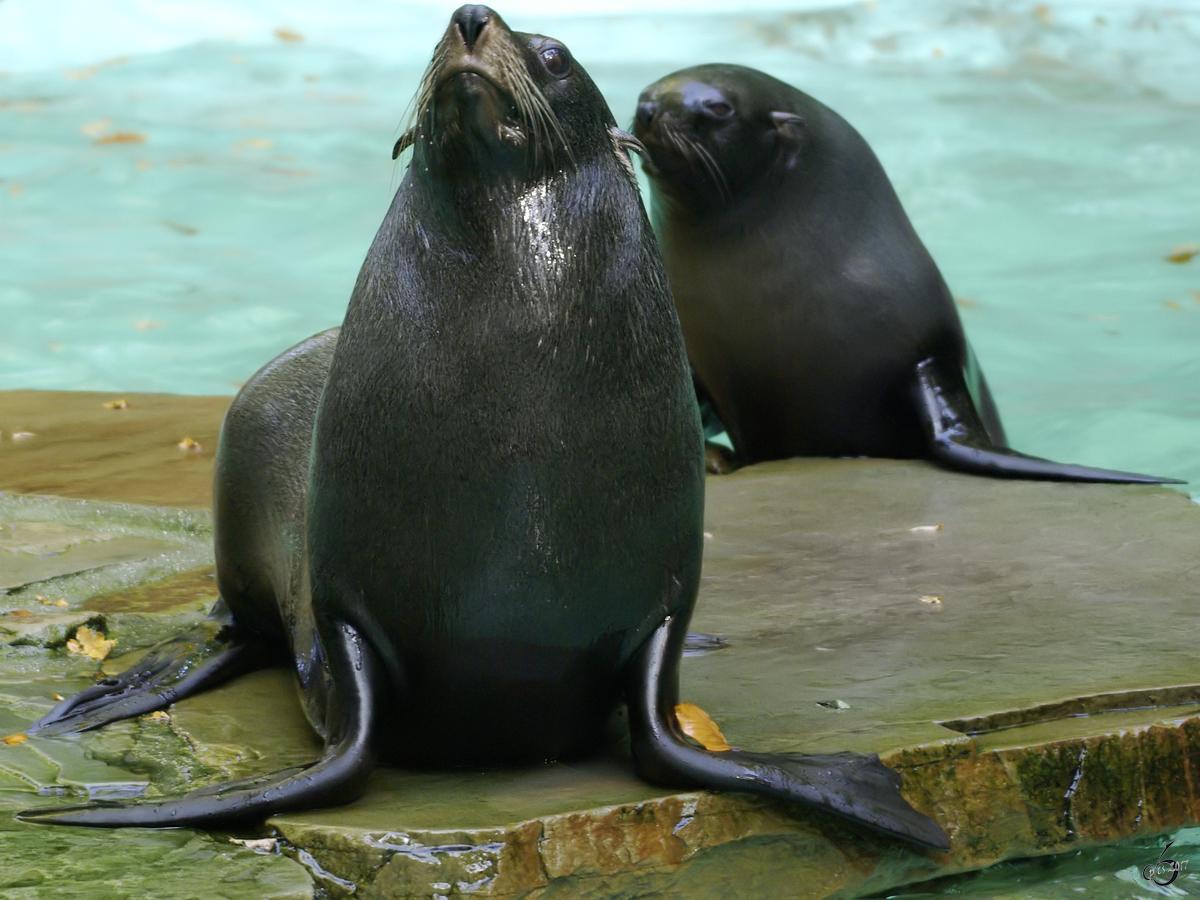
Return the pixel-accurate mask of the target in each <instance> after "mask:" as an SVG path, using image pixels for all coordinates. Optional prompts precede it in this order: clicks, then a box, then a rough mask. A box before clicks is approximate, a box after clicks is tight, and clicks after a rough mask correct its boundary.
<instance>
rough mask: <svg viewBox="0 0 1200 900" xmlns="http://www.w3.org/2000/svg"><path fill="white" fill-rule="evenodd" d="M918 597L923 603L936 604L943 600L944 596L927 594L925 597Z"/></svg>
mask: <svg viewBox="0 0 1200 900" xmlns="http://www.w3.org/2000/svg"><path fill="white" fill-rule="evenodd" d="M917 599H918V600H920V601H921V602H922V603H928V604H929V605H930V606H936V605H937V604H939V603H941V602H942V598H941V597H938V596H936V595H935V594H927V595H925V596H924V597H918V598H917Z"/></svg>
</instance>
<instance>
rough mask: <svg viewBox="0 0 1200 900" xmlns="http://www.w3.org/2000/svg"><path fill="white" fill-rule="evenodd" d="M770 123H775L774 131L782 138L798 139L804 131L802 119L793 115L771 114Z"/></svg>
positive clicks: (787, 113) (788, 113)
mask: <svg viewBox="0 0 1200 900" xmlns="http://www.w3.org/2000/svg"><path fill="white" fill-rule="evenodd" d="M771 121H772V122H774V123H775V129H776V130H777V131H778V132H779V133H780V134H782V135H783V136H784V137H790V138H798V137H800V134H801V133H802V132H803V131H804V119H803V117H801V116H798V115H796V114H795V113H790V112H773V113H771Z"/></svg>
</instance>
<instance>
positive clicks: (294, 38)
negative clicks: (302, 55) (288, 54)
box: [275, 28, 304, 43]
mask: <svg viewBox="0 0 1200 900" xmlns="http://www.w3.org/2000/svg"><path fill="white" fill-rule="evenodd" d="M275 37H277V38H279V39H280V40H281V41H291V42H293V43H297V42H299V41H302V40H304V35H302V34H300V33H299V32H297V31H292V29H290V28H276V29H275Z"/></svg>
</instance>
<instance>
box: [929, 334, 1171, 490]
mask: <svg viewBox="0 0 1200 900" xmlns="http://www.w3.org/2000/svg"><path fill="white" fill-rule="evenodd" d="M913 392H914V394H915V400H916V407H917V414H918V416H919V417H920V419H921V425H922V427H923V430H924V432H925V438H926V441H927V442H928V444H929V449H930V452H931V454H932V456H933V459H934V461H935V462H938V463H941V464H942V465H943V466H946V468H949V469H956V470H958V471H961V472H970V473H972V474H974V475H990V476H992V477H993V478H1029V479H1040V480H1043V481H1098V482H1108V483H1112V484H1183V483H1184V482H1182V481H1179V480H1178V479H1175V478H1159V477H1157V476H1154V475H1138V474H1136V473H1134V472H1114V471H1112V470H1110V469H1093V468H1091V467H1089V466H1076V465H1072V464H1070V463H1056V462H1051V461H1050V460H1048V459H1041V458H1039V457H1037V456H1026V455H1025V454H1024V453H1018V452H1017V451H1015V450H1009V449H1007V448H1005V447H997V446H995V445H994V444H993V443H992V441H991V439H990V438H989V437H988V433H987V429H986V428H985V427H984V424H983V421H982V420H981V419H980V416H979V412H978V410H976V408H975V404H974V402H973V401H972V400H971V394H970V392H969V391H968V390H967V385H966V382H965V381H964V380H963V376H962V372H961V371H959V370H958V369H957V368H955V367H950V366H945V365H941V364H939V362H938V360H937V359H936V358H935V357H930V358H929V359H926V360H924V361H922V362H920V363H918V364H917V370H916V375H915V380H914V382H913Z"/></svg>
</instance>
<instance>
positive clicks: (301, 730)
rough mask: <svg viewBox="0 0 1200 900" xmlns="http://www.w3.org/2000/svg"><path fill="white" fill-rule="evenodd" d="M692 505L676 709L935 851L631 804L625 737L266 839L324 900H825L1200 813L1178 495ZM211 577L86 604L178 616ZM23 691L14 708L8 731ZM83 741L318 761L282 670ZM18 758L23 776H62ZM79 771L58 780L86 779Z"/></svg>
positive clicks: (877, 472) (108, 756)
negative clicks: (923, 836) (888, 768)
mask: <svg viewBox="0 0 1200 900" xmlns="http://www.w3.org/2000/svg"><path fill="white" fill-rule="evenodd" d="M106 412H107V410H106ZM79 483H80V484H84V482H83V481H80V482H79ZM84 489H86V485H84V487H83V488H81V490H84ZM707 507H708V509H707V515H706V523H707V524H706V527H707V529H708V531H709V532H710V533H711V535H712V537H711V539H709V540H708V541H706V557H705V569H704V583H703V586H702V589H701V597H700V601H699V604H698V607H697V611H696V616H695V619H694V621H693V629H694V630H698V631H702V632H705V633H708V634H712V635H716V636H719V637H721V638H722V639H723V640H724V641H725V642H726V644H727V646H726V647H725V649H720V650H714V651H711V652H708V653H706V654H702V655H698V656H695V657H691V658H688V659H686V660H685V662H684V666H683V691H684V699H686V700H689V701H691V702H694V703H698V704H699V705H701V706H702V707H704V708H705V709H707V710H708V712H709V713H711V714H712V715H713V717H714V718H715V719H716V720H717V722H718V723H719V724H720V725H721V727H722V728H723V729H724V731H725V734H726V736H727V737H728V738H729V739H730V741H731V743H733V744H734V745H735V746H743V747H746V748H754V749H767V750H809V751H816V750H840V749H856V750H875V751H878V752H880V753H881V754H882V755H883V757H884V759H885V761H886V762H887V763H888V764H889V765H892V766H893V767H895V768H897V769H898V770H899V771H900V772H901V774H902V776H903V778H904V783H905V792H906V795H907V796H908V797H909V798H910V800H911V801H912V802H913V803H914V804H915V805H916V806H918V807H919V808H921V809H923V810H925V811H927V812H929V813H930V814H931V815H934V816H935V817H936V818H938V819H939V821H941V822H942V823H943V824H944V825H945V827H946V828H947V831H948V832H949V834H950V835H951V839H952V843H953V849H952V852H951V853H949V854H935V853H929V852H920V851H912V850H910V849H908V848H906V847H904V846H902V845H899V844H897V843H896V842H894V841H889V840H886V839H883V838H877V837H875V836H872V835H869V834H865V833H863V832H862V831H861V830H858V829H855V828H853V827H851V826H848V825H846V824H844V823H842V822H839V821H836V820H834V819H832V818H831V817H829V816H825V815H822V814H819V813H813V812H811V811H808V810H805V809H802V808H796V807H787V806H785V805H782V804H777V803H771V802H767V801H762V800H757V799H755V798H752V797H748V796H745V795H735V794H707V793H672V792H667V791H661V790H656V789H653V788H651V787H649V786H648V785H645V784H643V783H641V782H640V781H638V780H637V779H636V778H634V777H633V775H632V772H631V769H630V766H629V760H628V754H627V749H626V748H625V747H624V745H623V744H622V743H621V742H619V741H618V742H616V743H615V744H614V745H613V746H612V747H610V748H609V749H608V750H607V751H605V752H604V753H602V754H600V755H598V756H597V758H595V759H592V760H588V761H586V762H584V763H581V764H578V765H573V766H563V765H559V766H549V767H540V768H536V769H527V770H493V771H487V772H474V771H457V772H412V771H399V770H384V771H380V772H378V773H377V774H376V776H375V778H374V779H373V781H372V785H371V789H370V790H369V792H368V794H367V796H365V797H364V798H363V799H362V800H360V801H359V802H357V803H355V804H352V805H350V806H348V807H345V808H341V809H334V810H325V811H318V812H311V813H305V814H298V815H294V816H287V817H280V818H278V819H275V820H272V821H271V822H269V823H268V824H267V826H266V830H265V831H264V832H263V833H264V834H268V835H272V836H274V837H275V838H277V839H278V841H279V843H278V844H277V845H276V847H277V849H281V850H283V851H284V852H286V853H287V854H289V855H290V856H291V857H292V858H293V859H295V860H297V861H298V862H300V863H301V864H302V865H304V866H305V867H306V868H307V869H308V871H309V873H311V875H312V876H313V877H314V878H316V879H317V882H318V883H319V884H320V885H321V887H322V888H323V889H324V890H325V891H327V892H328V893H329V895H331V896H347V895H349V894H350V893H351V886H354V891H353V894H354V896H355V897H406V896H412V897H431V898H432V897H435V896H442V897H452V896H453V897H459V896H463V897H465V896H492V897H518V896H520V897H545V898H551V897H560V896H561V897H572V898H587V897H596V898H605V900H612V898H619V897H635V896H638V897H640V896H646V895H656V896H670V897H687V898H705V897H714V898H715V897H722V898H724V897H763V896H771V897H796V898H818V897H831V896H838V897H852V896H861V895H863V894H865V893H869V892H878V891H884V890H888V891H891V890H895V889H897V886H900V885H904V884H907V883H914V882H919V881H921V880H924V879H928V878H931V877H939V876H946V875H952V874H953V873H955V872H962V871H969V870H974V869H979V868H982V867H986V866H989V865H992V864H994V863H996V862H998V861H1000V860H1005V859H1010V858H1015V857H1021V856H1031V855H1039V854H1047V853H1061V852H1063V851H1071V850H1076V849H1078V848H1082V847H1091V846H1095V845H1098V844H1105V843H1109V842H1112V841H1116V840H1120V839H1123V838H1128V837H1130V836H1133V837H1141V838H1147V839H1149V838H1150V837H1151V836H1153V835H1157V834H1159V833H1161V832H1163V831H1166V830H1168V829H1173V828H1177V827H1179V826H1182V825H1187V824H1189V823H1194V822H1196V821H1198V820H1200V797H1198V796H1197V789H1194V788H1193V787H1192V785H1193V784H1200V768H1197V767H1200V718H1198V717H1197V711H1198V710H1200V688H1197V685H1198V684H1200V677H1198V675H1197V673H1196V671H1195V669H1196V667H1195V665H1194V663H1193V661H1192V659H1191V658H1190V657H1191V654H1190V649H1191V647H1193V646H1194V645H1195V643H1196V638H1197V636H1198V635H1197V630H1198V629H1200V623H1197V621H1196V619H1195V616H1194V615H1192V613H1194V611H1195V593H1196V590H1195V588H1194V587H1193V582H1194V578H1193V569H1194V565H1195V564H1194V562H1193V560H1194V559H1195V557H1196V550H1197V549H1198V548H1200V510H1197V509H1196V508H1195V506H1194V505H1193V504H1191V503H1189V502H1188V501H1187V499H1186V498H1184V497H1182V496H1180V495H1178V494H1175V493H1173V492H1170V491H1167V490H1163V489H1159V488H1151V487H1136V486H1135V487H1109V486H1086V485H1057V484H1038V483H1028V482H1005V481H991V480H987V479H978V478H971V477H968V476H962V475H955V474H952V473H947V472H943V471H941V470H938V469H936V468H934V467H932V466H929V465H927V464H924V463H915V462H908V463H906V462H889V461H879V460H805V461H793V462H789V463H779V464H768V465H764V466H757V467H753V468H751V469H747V470H743V471H741V472H739V473H735V474H734V475H731V476H725V477H722V478H714V479H710V481H709V492H708V501H707ZM938 525H940V526H941V527H940V528H934V527H933V526H938ZM914 529H916V530H914ZM204 577H205V573H204V572H200V573H196V574H194V575H188V576H183V575H180V576H176V578H175V580H174V581H173V582H172V583H171V585H172V586H171V587H169V589H168V587H167V586H166V585H165V584H164V585H163V586H155V585H151V586H146V587H144V588H140V589H138V590H140V591H142V593H141V594H140V595H136V594H135V593H134V592H131V591H130V590H129V589H128V588H125V589H123V590H122V592H121V593H119V594H109V595H107V596H105V597H98V598H93V599H91V600H88V601H87V602H86V603H81V604H80V606H79V608H80V611H81V612H84V611H89V610H90V613H91V614H96V613H100V612H106V613H108V614H111V615H119V614H122V612H129V613H132V614H137V615H146V616H153V615H157V614H158V613H159V612H168V613H169V612H171V611H172V610H173V611H174V613H172V614H177V615H180V616H182V617H184V618H186V617H187V616H193V617H194V616H195V615H198V614H199V613H198V609H199V607H202V606H203V603H202V602H200V601H201V598H202V595H204V588H205V584H204V582H203V581H202V579H203V578H204ZM188 579H192V580H191V581H188ZM160 587H161V590H162V591H163V593H160ZM168 594H169V595H170V596H169V597H168ZM209 596H210V595H209ZM934 597H937V598H940V599H939V600H938V601H937V602H927V601H929V600H930V599H931V598H934ZM171 598H174V599H171ZM185 601H190V602H193V603H196V604H197V605H196V606H194V607H192V608H190V609H185V606H186V602H185ZM85 607H86V608H87V609H85ZM19 649H22V650H27V651H30V652H32V648H19ZM0 652H16V651H15V650H14V651H0ZM36 652H38V653H40V654H42V656H41V657H39V658H38V659H39V660H40V662H38V666H39V667H40V670H39V671H40V674H37V673H33V674H31V673H30V670H28V669H25V670H22V671H24V672H25V675H24V676H22V677H24V678H25V680H26V681H28V682H30V683H31V684H32V683H34V681H36V679H37V678H41V679H48V680H43V681H40V682H37V683H38V684H41V685H43V686H44V687H45V688H48V687H49V686H50V685H51V684H54V685H58V686H59V687H57V688H55V689H57V690H60V692H64V693H65V692H67V691H66V688H68V686H72V685H78V684H79V681H78V679H79V677H80V670H79V669H78V666H77V665H76V664H74V663H69V661H66V660H64V659H63V656H62V654H63V651H60V650H52V651H46V650H37V651H36ZM47 653H48V655H47ZM133 658H136V654H135V653H129V654H127V655H126V656H124V657H122V658H121V659H118V660H116V661H112V662H110V663H106V664H105V669H106V670H108V671H111V670H113V669H114V668H117V667H119V666H121V665H123V664H128V662H130V661H131V660H132V659H133ZM14 659H15V658H14ZM29 659H32V658H29ZM21 660H26V657H21ZM5 664H6V665H10V664H11V665H14V666H15V665H16V663H15V662H11V661H10V662H9V663H5ZM22 665H26V663H25V662H22ZM73 666H74V667H73ZM14 690H15V689H14ZM39 690H42V688H39ZM9 693H10V694H12V693H13V691H9ZM18 693H19V692H18ZM13 696H15V694H13ZM45 698H46V693H45V691H44V690H43V693H42V694H41V697H40V698H37V697H33V696H32V695H30V696H28V697H24V699H19V702H18V700H13V701H12V705H10V706H9V712H8V713H7V714H6V716H7V718H6V720H5V724H8V719H11V720H12V724H13V725H14V726H15V725H19V724H20V722H21V721H29V720H31V719H32V718H34V717H35V716H36V715H37V714H38V713H39V710H40V709H42V708H43V707H45V706H48V705H49V700H48V699H45ZM2 699H3V698H0V700H2ZM838 701H840V703H839V702H838ZM4 702H7V701H4ZM4 702H0V706H3V705H4ZM1130 707H1136V708H1130ZM105 731H106V732H108V731H111V734H109V735H108V736H107V737H104V736H102V737H101V738H97V739H95V742H94V743H92V744H89V745H88V746H89V747H90V748H91V749H90V750H88V751H87V753H90V754H91V758H93V759H101V760H108V761H109V762H110V763H111V764H112V765H113V766H114V767H115V768H117V769H119V770H120V771H119V772H118V773H117V774H116V775H112V776H108V782H107V783H108V784H110V785H121V784H130V785H133V784H136V783H138V782H137V778H136V777H132V776H136V775H137V772H138V771H141V772H143V773H146V772H148V773H151V774H150V776H149V778H148V780H146V776H144V775H143V776H142V777H143V781H144V783H145V784H146V788H145V790H147V791H150V792H154V791H167V792H169V791H172V790H178V789H183V788H185V787H188V786H196V785H198V784H202V783H208V782H211V781H217V780H222V779H224V778H229V777H235V776H239V775H247V774H253V773H255V772H259V771H269V770H271V769H275V768H279V767H280V766H283V765H290V764H294V763H295V762H299V761H301V760H303V759H306V758H311V757H312V755H313V754H314V753H315V752H317V749H318V748H317V745H316V743H315V742H314V739H313V736H312V734H311V732H309V731H308V729H307V727H306V726H305V724H304V721H303V718H302V716H301V714H300V710H299V705H298V703H297V701H296V698H295V693H294V687H293V686H292V685H291V683H290V676H288V674H287V673H286V672H285V671H283V670H266V671H264V672H260V673H256V674H255V675H252V676H249V677H246V678H242V679H239V680H238V681H236V682H234V683H231V684H229V685H226V686H223V687H221V688H219V689H217V690H215V691H213V692H210V693H208V694H206V695H202V696H200V697H196V698H191V699H188V700H185V701H182V702H181V703H179V704H176V705H175V707H173V708H172V711H171V720H170V722H169V723H166V724H165V726H164V724H153V723H149V722H136V723H124V724H122V725H121V726H116V727H115V728H114V729H106V730H105ZM31 743H33V742H31ZM38 743H45V744H51V743H54V744H56V745H57V744H59V743H60V741H53V742H51V741H44V742H38ZM22 746H26V745H22ZM11 749H13V750H18V751H19V750H21V748H20V747H18V748H11ZM68 749H70V748H68ZM68 749H63V748H62V747H56V748H55V749H54V752H55V753H56V754H57V755H58V757H59V758H63V757H64V755H69V753H68ZM76 749H78V748H77V747H76ZM5 752H7V751H5V750H3V749H0V754H3V753H5ZM84 755H85V756H86V755H87V754H86V753H85V754H84ZM11 758H12V759H16V756H15V754H14V755H13V756H12V757H11ZM42 758H46V759H48V758H49V755H48V754H46V753H45V752H43V753H42V754H41V756H39V757H38V759H42ZM3 764H4V759H3V757H0V767H3ZM38 765H41V764H40V763H38V762H37V761H36V760H32V758H31V761H30V762H29V765H28V767H27V768H28V772H27V773H26V776H27V777H28V778H32V779H34V780H35V781H36V780H37V779H39V778H42V779H45V778H50V777H51V775H52V774H53V772H54V771H55V769H54V766H48V767H47V766H43V767H42V768H41V769H39V768H38ZM15 769H20V766H16V765H15V764H14V765H13V766H10V770H15ZM76 769H77V773H76V774H73V775H72V779H73V781H72V784H74V785H75V786H74V787H73V788H71V790H73V791H75V792H78V791H80V790H88V789H89V788H88V783H89V782H88V779H96V780H97V781H96V783H97V784H99V783H100V782H101V781H102V779H101V778H100V776H99V775H98V774H96V773H95V772H92V773H91V774H88V773H87V771H85V770H84V769H81V768H78V767H76ZM22 771H24V770H22ZM80 773H81V774H82V780H81V774H80ZM121 773H132V776H126V775H122V774H121ZM123 778H125V779H126V780H124V781H123V780H122V779H123ZM18 780H19V779H18ZM39 783H40V782H39ZM5 784H7V782H3V783H0V792H3V791H4V790H5V789H6V788H5ZM44 786H45V785H44V784H43V787H44ZM130 789H132V788H130ZM13 790H17V788H13Z"/></svg>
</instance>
